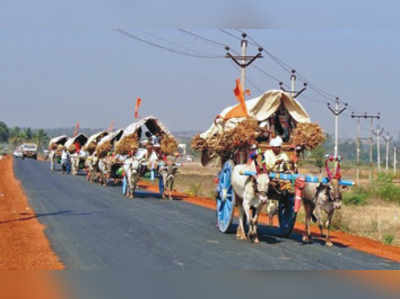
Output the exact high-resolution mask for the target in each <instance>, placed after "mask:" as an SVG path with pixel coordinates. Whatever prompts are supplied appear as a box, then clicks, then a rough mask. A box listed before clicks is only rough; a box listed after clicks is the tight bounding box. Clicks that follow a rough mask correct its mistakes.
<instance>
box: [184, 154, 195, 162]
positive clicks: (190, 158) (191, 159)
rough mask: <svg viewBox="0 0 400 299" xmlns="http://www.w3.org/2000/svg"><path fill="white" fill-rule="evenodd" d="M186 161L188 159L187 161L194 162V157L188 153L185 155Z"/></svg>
mask: <svg viewBox="0 0 400 299" xmlns="http://www.w3.org/2000/svg"><path fill="white" fill-rule="evenodd" d="M185 161H186V162H193V157H192V156H190V155H186V156H185Z"/></svg>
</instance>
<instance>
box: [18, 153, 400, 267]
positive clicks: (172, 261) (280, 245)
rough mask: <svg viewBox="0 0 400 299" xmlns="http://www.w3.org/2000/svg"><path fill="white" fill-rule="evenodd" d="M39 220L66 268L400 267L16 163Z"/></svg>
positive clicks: (32, 163)
mask: <svg viewBox="0 0 400 299" xmlns="http://www.w3.org/2000/svg"><path fill="white" fill-rule="evenodd" d="M14 168H15V173H16V176H17V177H18V178H19V179H20V180H21V182H22V185H23V187H24V189H25V192H26V193H27V195H28V198H29V201H30V204H31V205H32V207H33V208H34V210H35V212H36V214H37V217H38V218H39V221H40V222H41V223H43V224H44V225H46V227H47V229H46V234H47V236H48V238H49V240H50V242H51V245H52V247H53V248H54V250H55V252H56V253H57V255H58V256H59V257H60V258H61V260H62V262H63V263H64V264H65V265H66V268H67V269H82V270H91V269H124V268H126V269H132V268H134V269H150V270H181V269H184V270H190V269H196V270H197V269H201V270H207V269H210V270H211V269H212V270H227V269H244V270H250V269H251V270H277V269H279V270H311V269H314V270H325V269H400V264H398V263H394V262H391V261H388V260H385V259H382V258H378V257H375V256H371V255H368V254H365V253H362V252H358V251H355V250H353V249H350V248H343V247H333V248H327V247H325V246H323V245H321V244H319V243H314V244H312V245H303V244H302V243H301V242H300V236H296V235H295V236H293V237H292V238H291V239H284V238H280V237H277V236H276V234H275V233H276V232H275V230H274V229H272V228H268V227H261V230H260V231H261V241H262V242H261V244H250V243H248V242H245V241H237V240H235V236H234V235H233V234H222V233H219V232H218V231H217V230H216V227H215V213H214V212H213V211H210V210H208V209H204V208H202V207H198V206H195V205H191V204H188V203H185V202H182V201H172V202H171V201H161V200H159V199H157V198H152V197H146V198H139V199H135V200H127V199H124V198H123V197H122V196H121V194H120V188H117V187H107V188H104V187H101V186H98V185H94V184H89V183H87V182H86V180H85V179H84V178H83V177H73V176H63V175H61V174H60V173H59V172H55V173H51V172H50V171H49V167H48V164H47V163H44V162H37V161H33V160H23V161H22V160H16V161H15V164H14Z"/></svg>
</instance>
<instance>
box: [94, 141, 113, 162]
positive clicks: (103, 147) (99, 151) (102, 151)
mask: <svg viewBox="0 0 400 299" xmlns="http://www.w3.org/2000/svg"><path fill="white" fill-rule="evenodd" d="M112 146H113V144H112V143H111V140H107V141H106V142H103V143H102V144H100V145H98V146H97V147H96V156H97V157H99V158H104V157H105V156H107V153H108V152H111V150H112Z"/></svg>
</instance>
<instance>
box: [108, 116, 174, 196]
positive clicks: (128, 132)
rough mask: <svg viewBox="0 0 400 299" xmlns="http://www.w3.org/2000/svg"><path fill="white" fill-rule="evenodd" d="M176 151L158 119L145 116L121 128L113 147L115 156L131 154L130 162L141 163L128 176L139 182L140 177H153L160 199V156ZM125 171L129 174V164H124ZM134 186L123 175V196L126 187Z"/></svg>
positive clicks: (161, 193)
mask: <svg viewBox="0 0 400 299" xmlns="http://www.w3.org/2000/svg"><path fill="white" fill-rule="evenodd" d="M145 130H147V132H148V133H147V132H146V133H147V134H146V137H145V136H144V135H145V134H144V131H145ZM177 148H178V145H177V141H176V139H175V137H174V136H173V135H172V134H171V132H170V131H169V130H168V129H167V127H166V126H165V125H164V124H163V123H162V122H161V121H160V120H159V119H158V118H156V117H154V116H148V117H145V118H143V119H141V120H139V121H137V122H134V123H132V124H130V125H129V126H128V127H126V128H125V129H124V133H123V134H122V136H121V138H120V139H119V140H118V142H116V144H115V153H116V154H117V155H119V156H126V155H129V154H131V155H133V157H132V159H133V160H137V161H139V160H140V161H141V162H140V163H139V169H135V170H133V171H134V172H135V174H136V175H135V176H131V175H130V174H129V177H130V178H132V179H133V180H138V179H139V178H140V177H152V176H154V178H156V179H157V180H158V187H159V192H160V196H163V194H164V189H165V188H164V182H163V178H162V176H161V175H160V173H159V169H160V165H161V164H162V163H160V161H162V160H163V157H166V156H168V155H172V154H174V153H175V152H176V151H177ZM132 159H131V161H132ZM126 171H132V169H130V168H129V165H126ZM126 171H125V172H126ZM151 172H153V174H152V173H151ZM136 183H137V182H131V183H128V182H127V176H126V175H125V176H124V179H123V184H122V193H123V194H126V193H127V190H128V188H129V186H132V185H135V186H136Z"/></svg>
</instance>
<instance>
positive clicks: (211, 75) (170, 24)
mask: <svg viewBox="0 0 400 299" xmlns="http://www.w3.org/2000/svg"><path fill="white" fill-rule="evenodd" d="M325 2H326V1H307V2H304V1H290V2H289V1H280V2H278V1H208V0H207V1H201V3H200V2H191V1H185V2H178V1H146V2H143V1H126V0H119V1H94V0H87V1H64V2H58V1H47V0H43V1H9V0H2V1H1V2H0V45H1V55H0V70H1V71H0V101H1V110H0V119H1V120H4V121H5V122H6V123H8V124H9V125H11V126H14V125H19V126H24V127H25V126H31V127H46V128H47V127H65V126H67V127H71V126H73V125H74V124H75V123H76V121H79V122H80V124H81V127H92V128H95V127H108V125H109V124H110V123H111V121H112V120H114V121H115V122H116V126H118V127H123V126H126V125H127V124H129V123H130V122H132V121H133V107H134V103H135V99H136V97H141V98H142V99H143V104H142V109H141V115H143V116H144V115H149V114H153V115H156V116H158V117H160V119H161V120H162V121H163V122H165V123H166V125H167V126H168V127H170V128H171V129H172V130H191V129H194V130H197V129H199V130H203V129H206V128H207V127H208V126H209V125H210V123H211V121H212V119H213V118H214V117H215V115H216V114H217V113H218V112H220V111H221V110H222V109H223V108H224V107H226V106H228V105H231V104H234V103H235V101H236V100H235V98H234V96H233V92H232V90H233V88H234V81H235V79H236V78H238V77H239V70H238V69H237V68H235V67H234V66H233V63H232V61H230V60H228V59H225V58H220V59H200V58H191V57H185V56H180V55H175V54H172V53H169V52H167V51H164V50H161V49H158V48H152V47H149V46H148V45H145V44H142V43H140V42H138V41H135V40H132V39H129V38H127V37H125V36H123V35H121V34H119V33H117V32H115V31H113V30H112V29H113V28H123V29H125V30H127V31H129V32H132V33H133V34H137V35H139V36H141V37H143V38H145V39H149V40H150V39H153V38H154V36H153V35H156V36H157V38H159V39H165V40H167V42H163V41H160V40H156V41H157V42H158V43H163V44H165V45H168V46H169V47H172V48H176V49H182V48H183V47H187V48H190V49H194V50H193V51H197V52H199V53H201V54H207V55H221V56H223V55H224V54H225V51H224V49H223V48H222V47H217V46H215V45H212V44H209V43H206V42H203V41H200V40H196V39H194V38H192V37H190V36H189V35H185V34H183V33H181V32H179V31H178V30H177V28H186V29H189V30H191V31H193V32H195V33H198V34H200V35H202V36H204V37H207V38H210V39H213V40H216V41H219V42H222V43H224V44H229V45H230V46H231V47H232V48H234V49H236V50H238V49H239V41H238V40H236V39H234V38H232V37H230V36H228V35H226V34H224V33H222V32H220V31H219V30H218V29H216V28H221V27H225V28H232V27H236V28H245V29H243V30H245V31H246V32H248V33H249V34H250V35H251V36H252V37H253V38H254V39H255V40H257V42H259V43H260V44H262V45H263V46H264V47H265V48H266V49H268V50H269V51H270V52H272V53H273V54H274V55H276V56H278V57H279V58H280V59H282V60H283V61H284V62H286V63H288V64H289V65H291V66H293V67H294V68H296V70H297V71H299V72H300V73H301V74H303V75H304V76H305V77H306V78H307V79H309V81H310V82H311V83H312V84H314V85H316V86H318V87H320V88H322V89H324V90H326V91H328V92H329V93H331V94H333V95H337V96H339V97H340V98H341V99H343V100H344V101H347V102H349V103H350V105H351V109H349V110H348V111H349V112H351V111H352V110H355V111H356V112H371V113H372V112H378V111H380V112H381V113H382V116H383V118H382V121H381V125H382V126H383V127H385V128H386V129H388V130H390V132H391V133H392V134H394V135H396V136H397V135H398V125H397V119H398V107H399V104H398V94H399V90H398V85H399V84H398V80H399V77H400V63H399V53H400V41H399V39H398V35H399V29H400V26H399V25H400V24H399V20H398V16H399V11H400V3H398V2H397V1H379V2H377V1H352V2H350V3H349V1H331V2H326V3H325ZM230 32H231V33H233V34H235V35H239V33H238V32H236V31H233V30H231V31H230ZM251 53H256V49H255V48H254V47H250V48H249V54H251ZM256 64H257V65H258V66H259V67H261V68H262V69H263V70H264V71H265V72H268V73H270V74H272V75H273V76H275V77H277V78H278V79H280V80H282V81H285V82H287V83H288V80H289V74H288V73H287V72H286V71H284V70H283V69H282V68H280V67H279V66H278V65H277V64H276V63H274V62H273V61H272V60H271V59H269V58H268V57H267V56H266V57H264V58H263V59H262V60H259V61H257V62H256ZM248 78H249V79H250V81H251V82H252V83H254V85H255V86H257V88H258V89H260V90H268V89H272V88H278V84H277V82H275V81H274V80H271V79H269V78H268V77H266V76H265V75H263V74H262V73H260V72H259V71H257V70H256V69H254V68H253V67H250V68H249V69H248ZM247 86H248V87H249V88H250V89H251V90H252V94H253V95H254V96H256V95H257V94H258V91H257V89H256V88H255V87H254V86H252V85H250V83H249V82H247ZM304 95H305V97H304V98H300V101H301V103H302V104H303V105H304V106H305V107H306V109H307V110H308V112H309V113H310V115H311V117H312V119H313V120H314V121H317V122H319V123H320V124H321V125H322V126H323V127H324V129H325V130H327V131H332V128H333V118H332V115H331V114H330V112H329V111H328V109H327V108H326V99H325V98H322V97H321V96H320V95H319V94H317V93H315V92H312V91H311V90H308V91H306V92H305V93H304ZM367 127H368V124H367V123H364V124H363V133H364V135H365V134H367V133H368V130H367ZM354 133H355V122H354V121H353V120H351V119H350V117H349V113H347V114H344V115H343V118H342V121H341V135H342V136H344V137H352V136H354Z"/></svg>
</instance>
